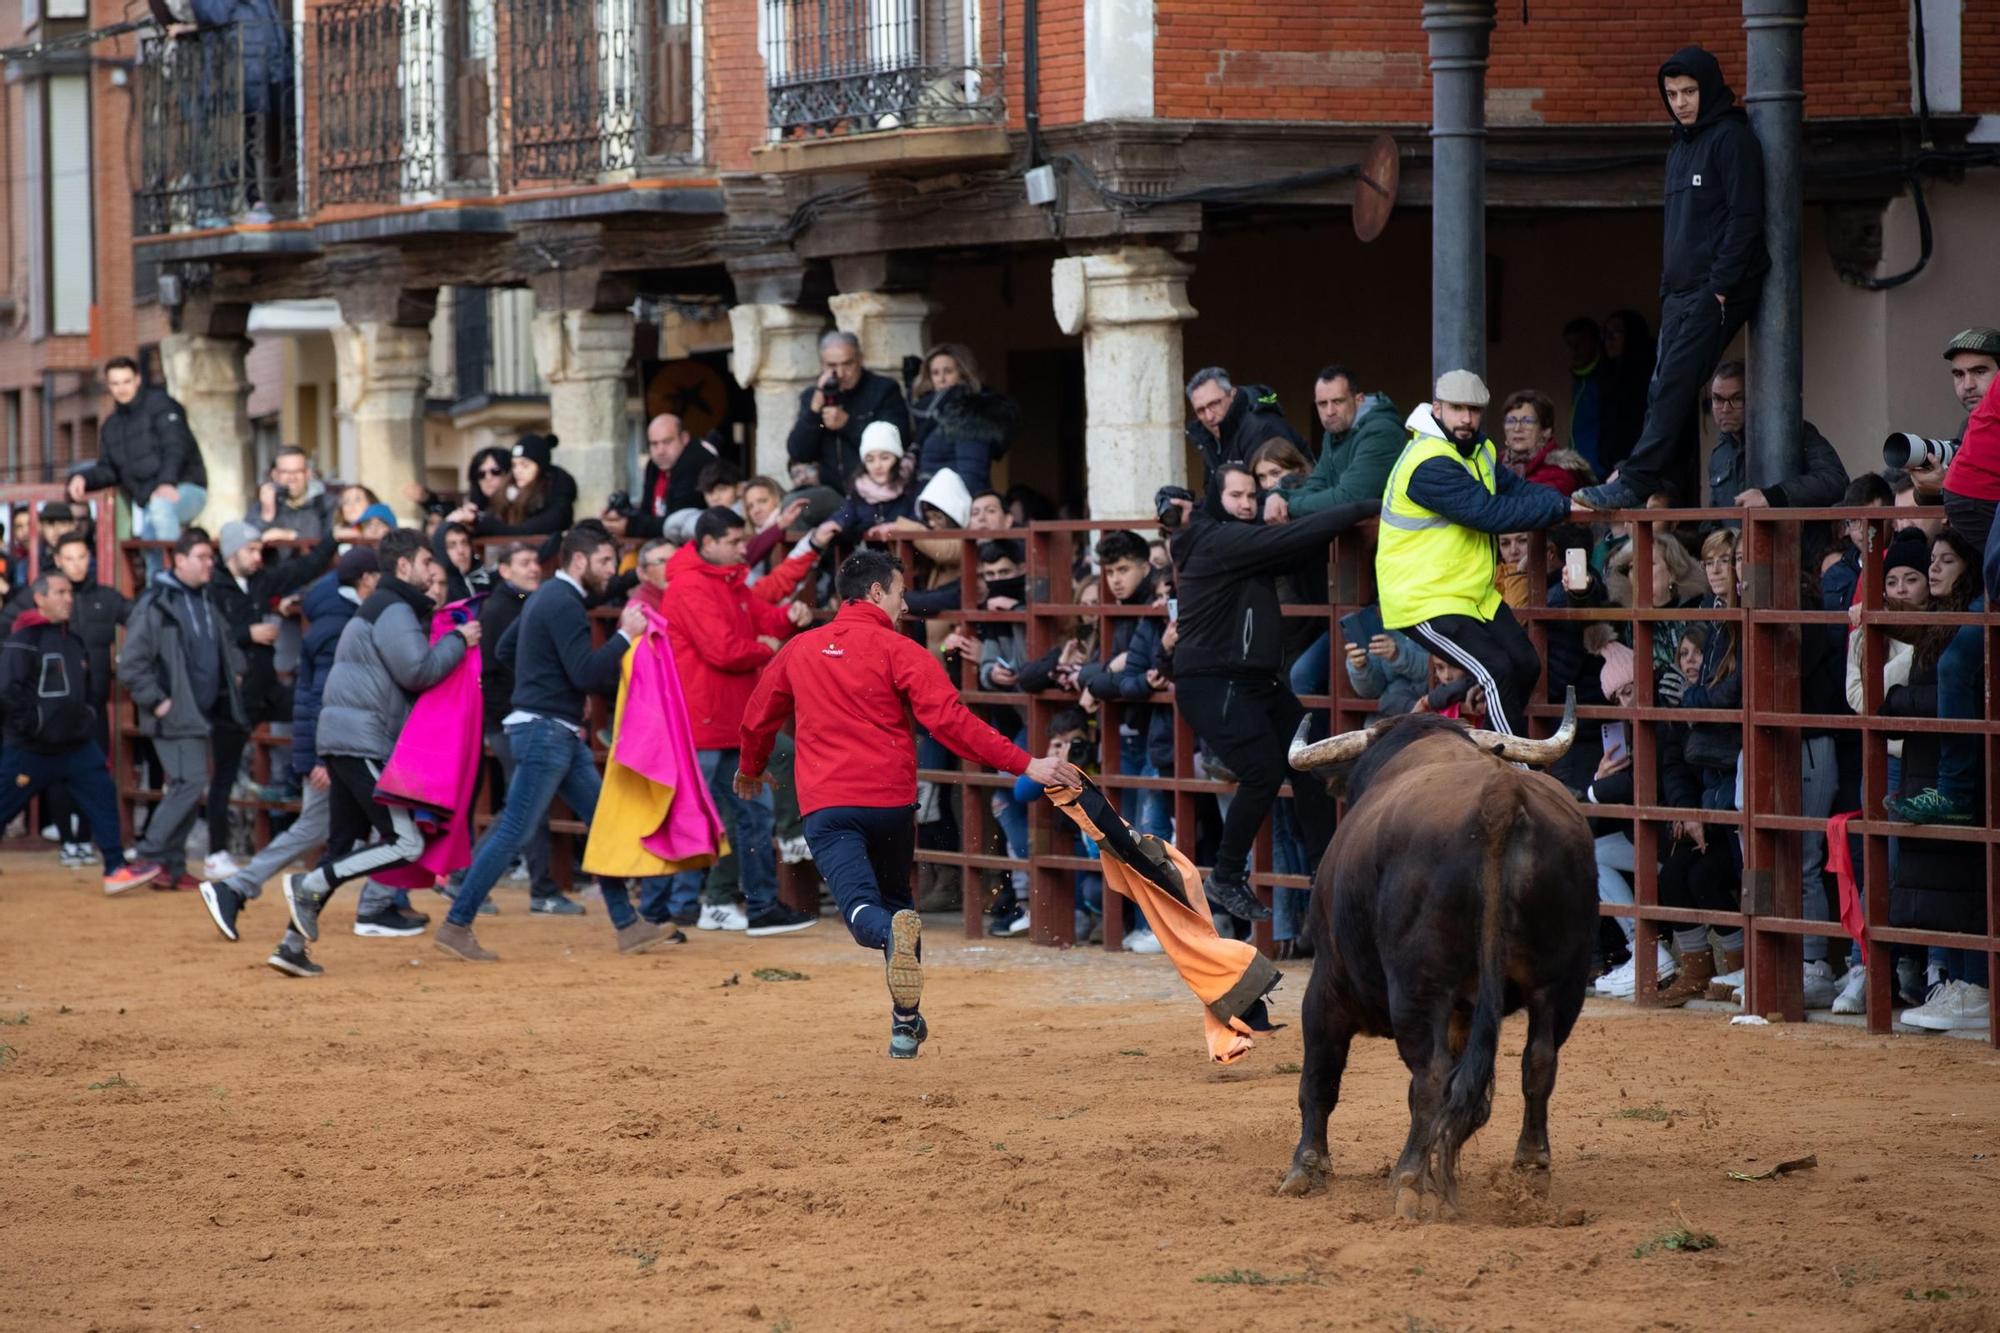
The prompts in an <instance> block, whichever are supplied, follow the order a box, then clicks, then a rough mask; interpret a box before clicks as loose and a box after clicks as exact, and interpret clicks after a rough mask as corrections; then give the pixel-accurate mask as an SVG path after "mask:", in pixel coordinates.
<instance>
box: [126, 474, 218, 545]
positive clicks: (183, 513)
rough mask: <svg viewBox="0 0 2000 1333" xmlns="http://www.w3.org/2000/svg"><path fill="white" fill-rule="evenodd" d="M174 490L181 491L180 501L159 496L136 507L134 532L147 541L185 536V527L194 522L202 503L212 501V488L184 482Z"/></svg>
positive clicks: (133, 520)
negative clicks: (183, 534) (182, 533)
mask: <svg viewBox="0 0 2000 1333" xmlns="http://www.w3.org/2000/svg"><path fill="white" fill-rule="evenodd" d="M174 489H176V490H178V491H179V492H180V498H179V499H178V500H162V499H160V498H158V496H157V495H155V496H154V497H153V498H152V499H149V500H147V501H146V503H145V504H144V505H135V506H133V509H132V531H133V532H134V533H135V534H136V535H138V536H139V537H141V538H144V539H145V540H147V541H155V542H170V541H172V540H174V539H175V538H176V537H178V536H180V535H181V529H182V528H185V527H186V526H187V525H188V524H190V523H192V522H194V520H195V515H197V514H199V513H200V512H201V510H202V506H203V505H206V504H207V503H208V488H207V487H205V486H197V485H195V484H194V483H192V482H186V481H184V482H182V483H180V485H178V486H177V487H175V488H174Z"/></svg>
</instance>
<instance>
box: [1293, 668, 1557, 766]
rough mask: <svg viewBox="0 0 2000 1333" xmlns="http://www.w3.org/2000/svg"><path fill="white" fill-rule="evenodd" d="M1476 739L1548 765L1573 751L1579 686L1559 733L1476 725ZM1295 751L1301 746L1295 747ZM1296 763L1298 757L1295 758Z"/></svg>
mask: <svg viewBox="0 0 2000 1333" xmlns="http://www.w3.org/2000/svg"><path fill="white" fill-rule="evenodd" d="M1471 735H1472V743H1473V744H1475V745H1477V746H1478V747H1479V748H1480V749H1482V750H1485V751H1487V752H1488V753H1490V754H1497V755H1499V756H1500V757H1501V758H1502V759H1511V760H1512V761H1513V762H1515V763H1517V764H1533V765H1535V766H1536V767H1538V768H1546V767H1548V766H1549V765H1550V764H1553V763H1554V762H1555V761H1556V760H1558V759H1560V758H1562V757H1563V756H1564V755H1566V754H1568V753H1569V745H1570V742H1571V741H1573V740H1575V739H1576V687H1575V686H1574V685H1572V686H1570V688H1569V692H1568V694H1567V695H1566V696H1565V697H1564V699H1563V720H1562V725H1561V726H1559V727H1557V728H1556V734H1555V735H1553V736H1551V737H1549V738H1548V739H1547V740H1545V741H1531V740H1529V739H1527V738H1526V737H1524V736H1509V735H1508V734H1507V733H1505V732H1503V731H1480V730H1478V729H1477V728H1473V729H1472V732H1471ZM1293 753H1294V754H1296V753H1297V750H1296V749H1294V751H1293ZM1294 762H1295V764H1296V761H1294Z"/></svg>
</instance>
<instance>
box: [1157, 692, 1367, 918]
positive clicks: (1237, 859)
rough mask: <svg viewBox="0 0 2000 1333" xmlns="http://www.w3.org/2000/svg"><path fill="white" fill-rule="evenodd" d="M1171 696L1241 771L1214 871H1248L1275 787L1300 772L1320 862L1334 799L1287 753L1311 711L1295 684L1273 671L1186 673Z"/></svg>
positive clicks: (1305, 821)
mask: <svg viewBox="0 0 2000 1333" xmlns="http://www.w3.org/2000/svg"><path fill="white" fill-rule="evenodd" d="M1174 698H1175V700H1176V701H1177V702H1178V703H1179V704H1180V708H1181V711H1182V713H1184V714H1185V715H1186V717H1187V720H1188V725H1189V726H1190V727H1192V728H1193V729H1194V734H1195V735H1196V736H1198V737H1200V738H1201V741H1202V743H1203V744H1205V745H1206V746H1208V748H1209V750H1210V751H1211V752H1213V753H1214V755H1215V757H1216V758H1217V759H1219V760H1221V761H1222V763H1223V765H1224V767H1226V768H1228V769H1229V771H1230V772H1232V773H1234V774H1235V775H1236V783H1237V786H1236V795H1235V796H1234V797H1232V798H1231V799H1230V802H1229V809H1228V811H1227V812H1226V813H1225V814H1224V815H1223V817H1222V840H1221V842H1219V843H1218V844H1217V845H1216V849H1215V872H1216V873H1217V874H1218V875H1222V876H1223V877H1225V878H1230V879H1235V878H1240V877H1241V876H1242V875H1243V873H1244V870H1245V869H1246V868H1247V867H1248V865H1249V863H1250V847H1251V844H1252V843H1254V842H1256V840H1257V830H1258V829H1260V828H1262V827H1263V826H1264V820H1265V819H1266V818H1267V817H1268V816H1269V815H1270V813H1271V807H1272V805H1273V804H1275V803H1276V801H1277V799H1278V789H1279V788H1280V787H1282V786H1283V785H1284V784H1285V780H1286V779H1287V778H1290V777H1294V776H1297V777H1299V778H1300V781H1298V782H1295V783H1293V784H1292V796H1293V798H1294V800H1295V803H1296V805H1297V811H1296V813H1297V814H1298V819H1299V830H1300V833H1301V834H1302V835H1303V837H1304V841H1305V853H1306V857H1307V859H1308V860H1309V861H1310V862H1311V863H1312V865H1314V866H1315V867H1317V866H1318V865H1319V861H1320V857H1321V856H1323V855H1324V854H1325V853H1326V845H1327V843H1328V842H1329V841H1330V840H1331V839H1332V837H1333V799H1332V797H1331V796H1329V795H1328V794H1327V790H1326V787H1325V785H1324V784H1323V783H1321V782H1320V781H1319V780H1317V779H1313V778H1307V777H1305V775H1303V774H1296V775H1295V774H1294V773H1293V772H1292V767H1291V763H1290V762H1289V761H1288V760H1287V758H1286V753H1287V751H1289V750H1290V749H1291V745H1292V737H1293V736H1294V735H1296V734H1297V732H1298V728H1299V719H1300V718H1302V717H1304V716H1305V711H1306V710H1305V705H1303V704H1301V703H1300V702H1299V699H1298V696H1297V695H1295V694H1293V693H1292V690H1291V687H1290V686H1289V685H1287V684H1286V683H1285V682H1284V681H1282V680H1279V679H1278V678H1277V677H1276V676H1187V677H1183V678H1182V679H1180V680H1177V681H1176V682H1174Z"/></svg>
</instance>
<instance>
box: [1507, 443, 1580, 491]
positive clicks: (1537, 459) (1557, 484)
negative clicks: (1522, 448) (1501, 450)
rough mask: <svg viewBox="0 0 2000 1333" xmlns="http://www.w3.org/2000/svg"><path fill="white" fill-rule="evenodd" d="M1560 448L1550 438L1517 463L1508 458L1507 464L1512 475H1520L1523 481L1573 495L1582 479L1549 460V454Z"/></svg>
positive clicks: (1560, 446)
mask: <svg viewBox="0 0 2000 1333" xmlns="http://www.w3.org/2000/svg"><path fill="white" fill-rule="evenodd" d="M1560 448H1562V445H1560V444H1558V443H1557V442H1556V441H1555V440H1553V439H1551V440H1550V441H1549V442H1548V443H1546V444H1544V445H1543V446H1542V447H1541V448H1539V449H1537V450H1535V452H1534V453H1532V454H1529V455H1528V457H1527V458H1526V459H1525V460H1523V461H1521V462H1518V463H1517V462H1515V461H1514V460H1513V459H1512V458H1509V459H1508V460H1507V466H1508V467H1509V468H1511V469H1513V471H1514V475H1516V476H1518V477H1520V478H1521V479H1522V480H1523V481H1532V482H1534V483H1535V484H1536V485H1538V486H1547V487H1549V488H1550V489H1551V490H1558V491H1561V492H1562V493H1563V494H1564V495H1574V494H1576V491H1577V488H1578V487H1579V486H1581V485H1583V481H1582V479H1581V478H1579V477H1578V476H1577V475H1576V473H1574V472H1571V471H1570V470H1569V469H1568V468H1566V467H1558V466H1556V465H1555V464H1554V463H1551V462H1550V461H1549V455H1550V454H1552V453H1554V452H1555V451H1556V450H1558V449H1560Z"/></svg>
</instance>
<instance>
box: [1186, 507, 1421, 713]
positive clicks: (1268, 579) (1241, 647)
mask: <svg viewBox="0 0 2000 1333" xmlns="http://www.w3.org/2000/svg"><path fill="white" fill-rule="evenodd" d="M1219 495H1220V492H1219V491H1218V490H1217V488H1215V487H1210V488H1209V493H1208V498H1207V499H1206V500H1205V501H1204V502H1203V504H1202V507H1201V508H1199V509H1197V510H1195V512H1194V515H1193V517H1192V518H1191V519H1190V520H1189V522H1188V526H1187V527H1186V528H1184V529H1183V530H1181V531H1180V532H1177V533H1175V534H1174V536H1173V538H1172V540H1171V541H1169V542H1168V544H1167V550H1168V553H1169V554H1170V555H1172V557H1173V561H1174V571H1175V578H1176V581H1177V582H1176V586H1177V590H1178V592H1179V594H1180V605H1179V608H1178V609H1179V612H1180V641H1179V642H1178V643H1176V644H1175V645H1174V676H1175V678H1176V679H1180V678H1183V677H1187V676H1259V677H1267V678H1268V677H1273V676H1276V675H1277V674H1278V671H1279V669H1280V668H1281V667H1282V666H1283V665H1284V657H1285V647H1284V622H1283V612H1282V610H1281V609H1280V605H1279V600H1278V576H1279V575H1280V574H1284V573H1288V572H1290V571H1291V570H1293V569H1295V568H1297V567H1298V566H1299V565H1301V564H1302V563H1304V562H1305V561H1307V560H1319V561H1321V562H1322V563H1324V562H1325V560H1326V548H1327V544H1328V543H1329V542H1331V541H1332V540H1333V538H1334V536H1335V534H1337V533H1342V532H1345V531H1347V530H1348V529H1349V528H1351V527H1353V526H1354V525H1355V524H1356V523H1359V522H1361V521H1362V520H1364V519H1369V518H1373V517H1375V515H1376V514H1377V513H1379V512H1381V508H1382V502H1381V501H1379V500H1361V501H1357V502H1355V503H1353V504H1340V505H1335V506H1333V507H1332V508H1331V509H1324V510H1321V511H1320V512H1319V513H1317V514H1313V515H1311V516H1310V517H1307V518H1301V519H1294V520H1292V521H1291V522H1288V523H1281V524H1274V525H1266V524H1264V523H1260V522H1254V521H1245V520H1242V519H1237V518H1232V517H1230V516H1229V515H1228V514H1227V513H1226V512H1224V511H1223V509H1222V507H1221V502H1220V499H1219Z"/></svg>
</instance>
